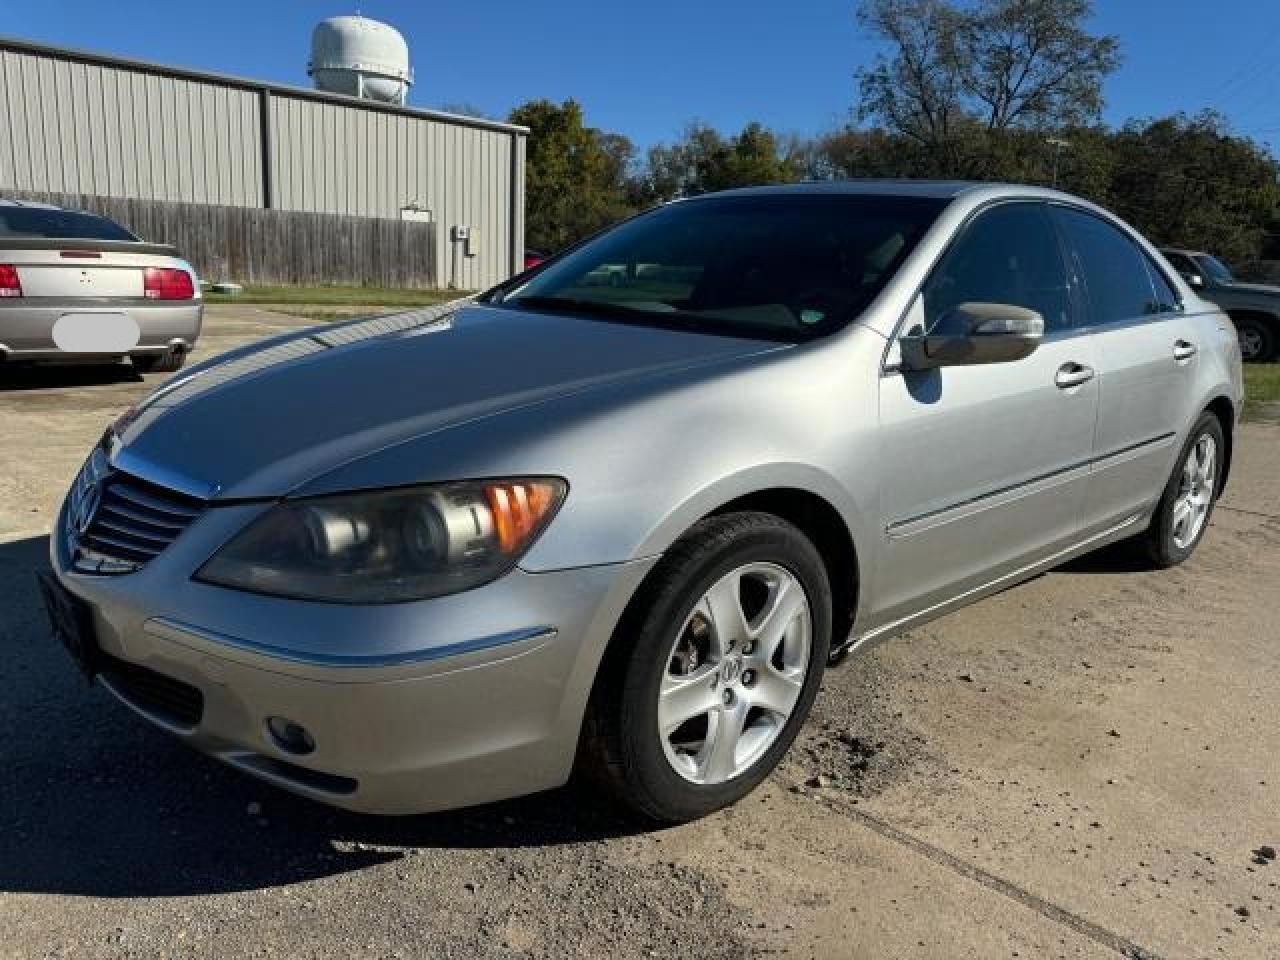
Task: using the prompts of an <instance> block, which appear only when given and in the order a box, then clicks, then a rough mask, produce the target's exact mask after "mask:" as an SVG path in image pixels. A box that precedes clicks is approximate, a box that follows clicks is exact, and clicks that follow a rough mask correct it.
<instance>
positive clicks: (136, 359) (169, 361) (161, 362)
mask: <svg viewBox="0 0 1280 960" xmlns="http://www.w3.org/2000/svg"><path fill="white" fill-rule="evenodd" d="M129 360H130V362H132V363H133V369H135V370H137V371H138V372H139V373H174V372H176V371H178V370H181V369H182V365H183V364H184V363H186V362H187V355H186V354H185V353H183V352H181V351H179V350H166V351H165V352H164V353H147V354H135V355H133V356H131V357H130V358H129Z"/></svg>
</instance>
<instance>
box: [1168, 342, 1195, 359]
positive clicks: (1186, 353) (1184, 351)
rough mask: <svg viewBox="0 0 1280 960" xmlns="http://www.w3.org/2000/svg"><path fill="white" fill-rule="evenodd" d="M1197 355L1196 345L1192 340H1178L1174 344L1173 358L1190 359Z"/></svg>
mask: <svg viewBox="0 0 1280 960" xmlns="http://www.w3.org/2000/svg"><path fill="white" fill-rule="evenodd" d="M1195 355H1196V345H1195V344H1194V343H1192V342H1191V341H1190V340H1178V341H1176V342H1175V343H1174V345H1173V359H1175V360H1190V359H1191V358H1192V357H1194V356H1195Z"/></svg>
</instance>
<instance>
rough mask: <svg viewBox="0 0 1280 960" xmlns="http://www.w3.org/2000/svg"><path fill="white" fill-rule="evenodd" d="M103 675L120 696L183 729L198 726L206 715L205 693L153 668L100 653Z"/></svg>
mask: <svg viewBox="0 0 1280 960" xmlns="http://www.w3.org/2000/svg"><path fill="white" fill-rule="evenodd" d="M99 656H100V657H101V658H102V659H101V664H102V675H103V677H104V678H105V679H106V680H107V682H108V683H110V684H111V686H112V687H113V688H114V689H115V690H116V692H117V693H119V695H120V696H122V697H124V698H125V699H126V700H128V701H130V702H131V703H133V704H134V705H135V706H137V707H138V708H140V709H142V710H144V711H146V712H148V713H152V714H154V715H156V716H157V717H159V718H160V719H161V720H166V721H168V722H169V723H172V724H175V725H176V726H179V727H196V726H199V724H200V718H201V717H203V716H204V694H202V693H201V692H200V691H199V689H197V688H196V687H193V686H191V684H189V683H183V682H182V681H181V680H175V679H174V678H173V677H168V676H165V675H164V674H163V673H157V672H156V671H155V670H152V669H151V668H150V667H144V666H142V665H141V664H138V663H130V662H129V661H128V660H121V659H119V658H117V657H113V656H111V655H110V654H108V653H100V654H99Z"/></svg>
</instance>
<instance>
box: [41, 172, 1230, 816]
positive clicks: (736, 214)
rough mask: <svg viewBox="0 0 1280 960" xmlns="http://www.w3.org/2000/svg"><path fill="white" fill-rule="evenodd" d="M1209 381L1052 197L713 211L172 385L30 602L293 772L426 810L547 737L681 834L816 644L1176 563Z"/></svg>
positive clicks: (188, 717)
mask: <svg viewBox="0 0 1280 960" xmlns="http://www.w3.org/2000/svg"><path fill="white" fill-rule="evenodd" d="M602 276H609V277H615V276H616V277H617V282H616V283H614V282H604V283H601V282H599V280H600V277H602ZM1242 394H1243V387H1242V383H1241V371H1240V353H1239V348H1238V346H1237V343H1236V336H1235V333H1234V331H1233V330H1232V329H1231V325H1230V323H1229V321H1228V320H1227V318H1226V317H1225V316H1224V315H1223V314H1222V313H1221V312H1220V311H1219V310H1218V309H1217V308H1216V307H1214V306H1213V305H1212V304H1209V303H1206V302H1204V301H1202V300H1200V299H1199V298H1198V297H1197V296H1196V295H1195V293H1194V292H1193V291H1192V290H1190V289H1189V288H1188V287H1186V286H1185V284H1183V283H1182V282H1181V281H1180V280H1179V279H1178V278H1177V276H1176V274H1174V273H1173V272H1172V271H1171V270H1169V268H1168V266H1167V264H1165V263H1164V261H1163V260H1161V259H1160V258H1159V256H1158V255H1157V253H1156V251H1155V249H1154V248H1153V247H1151V246H1150V245H1149V244H1147V243H1146V242H1145V241H1144V240H1143V239H1142V238H1141V237H1140V236H1138V234H1137V233H1135V232H1134V231H1133V230H1132V229H1131V228H1129V227H1128V226H1126V225H1125V224H1123V223H1121V222H1120V221H1119V220H1117V219H1116V218H1114V217H1113V216H1111V215H1110V214H1108V213H1106V212H1105V211H1103V210H1101V209H1099V208H1097V207H1095V206H1092V205H1091V204H1088V203H1086V202H1084V201H1082V200H1077V199H1075V198H1073V197H1070V196H1067V195H1065V194H1061V193H1055V192H1051V191H1047V190H1042V189H1036V188H1029V187H1010V186H991V185H973V184H955V183H911V182H884V183H877V182H855V183H847V184H841V183H827V184H805V185H796V186H790V187H770V188H759V189H754V190H743V191H733V192H730V193H725V194H713V195H708V196H704V197H699V198H696V199H690V200H684V201H681V202H679V203H672V204H668V205H666V206H663V207H660V208H658V209H656V210H653V211H650V212H648V213H646V214H643V215H641V216H639V217H636V218H634V219H631V220H629V221H627V222H625V223H623V224H620V225H618V226H617V227H615V228H613V229H611V230H608V231H606V232H604V233H602V234H600V235H599V236H597V237H595V238H594V239H591V240H589V241H587V242H586V243H584V244H582V245H581V246H579V247H577V248H575V249H574V250H572V251H571V252H567V253H565V254H563V255H562V256H560V257H558V258H557V259H556V260H555V261H553V262H552V263H550V264H548V265H547V266H545V267H544V268H543V269H542V270H540V271H538V272H536V273H534V274H532V275H531V276H521V277H517V278H515V279H514V280H512V281H509V282H508V283H506V284H504V285H502V286H500V287H498V288H496V289H494V290H491V291H489V292H488V293H486V294H483V295H482V296H481V297H479V298H478V301H477V302H472V303H467V304H462V305H459V304H454V305H447V306H443V307H436V308H431V309H428V310H426V311H421V312H418V313H409V314H404V315H400V316H398V317H397V316H392V317H383V318H379V319H376V320H371V321H370V320H366V321H355V322H351V323H347V324H340V325H334V326H329V327H325V328H323V329H320V330H310V331H303V332H300V333H295V334H292V335H287V336H285V337H278V338H275V339H273V340H270V341H268V342H266V343H265V344H261V345H257V346H249V347H245V348H242V349H240V350H237V351H234V352H232V353H229V354H227V355H225V356H224V357H221V358H218V359H216V360H212V361H209V362H207V363H205V364H201V365H199V366H198V367H195V368H193V369H192V370H191V371H189V372H188V373H187V374H186V375H185V376H181V377H177V378H174V379H173V380H170V381H169V382H168V383H167V384H166V385H165V387H164V388H163V389H162V390H160V391H158V392H157V393H155V394H153V395H152V398H151V399H149V400H146V401H143V402H141V403H140V404H139V405H138V406H137V407H136V408H135V409H133V410H130V411H129V412H127V413H126V414H124V415H123V416H121V417H120V418H119V419H118V420H117V421H116V422H115V423H114V424H113V425H112V427H111V429H109V430H108V431H107V432H106V434H105V436H104V437H103V439H102V440H101V441H100V443H99V444H98V445H97V446H95V448H94V449H93V450H92V451H90V455H89V457H88V459H87V461H86V463H85V465H84V467H83V469H82V471H81V472H80V474H79V476H78V477H77V478H76V480H75V482H74V486H73V488H72V490H71V491H70V493H69V495H68V497H67V499H66V502H65V503H64V504H63V507H62V509H61V512H60V514H59V518H58V520H57V523H56V525H55V527H54V529H53V533H52V535H51V537H50V550H51V560H52V568H53V573H52V574H44V575H42V576H43V579H42V585H43V588H44V591H45V597H46V603H47V605H48V608H49V611H50V615H51V619H52V622H53V624H54V632H55V634H56V635H57V637H58V638H59V639H60V640H61V641H62V642H63V644H64V645H65V646H66V647H67V648H68V650H70V651H71V653H72V656H73V658H74V659H75V660H76V662H77V663H78V664H79V665H80V666H81V668H82V669H83V670H84V671H85V673H86V674H88V675H89V676H90V677H96V678H97V679H98V680H99V681H100V682H101V683H102V685H103V686H104V687H105V688H106V689H107V690H109V691H110V692H111V693H112V694H113V695H114V696H115V697H117V698H118V699H119V700H121V701H123V702H124V703H125V704H127V705H128V706H130V707H131V708H132V709H133V710H135V711H136V712H137V713H139V714H141V715H142V716H143V717H145V718H147V719H148V720H150V721H151V722H152V723H154V724H156V725H157V726H159V727H161V728H162V729H164V730H167V731H168V732H170V733H172V734H174V735H176V736H178V737H180V738H181V739H182V740H184V741H185V742H187V743H188V744H190V745H191V746H193V747H196V748H198V749H201V750H204V751H207V752H208V753H210V754H212V755H214V756H216V757H218V758H220V759H222V760H223V761H225V762H227V763H229V764H232V765H234V766H235V767H237V768H239V769H241V770H243V771H245V772H247V773H250V774H252V775H254V776H257V777H261V778H263V779H265V780H267V781H270V782H271V783H274V784H277V785H279V786H281V787H285V788H287V789H289V790H293V791H295V792H297V793H299V794H303V795H305V796H308V797H312V798H315V799H318V800H323V801H326V802H329V803H333V804H337V805H339V806H343V807H348V808H351V809H355V810H363V811H371V812H379V813H410V812H421V811H428V810H438V809H443V808H446V807H456V806H460V805H464V804H474V803H481V802H485V801H490V800H497V799H499V798H503V797H510V796H513V795H516V794H522V793H529V792H532V791H536V790H543V789H547V788H551V787H556V786H559V785H560V784H563V783H564V782H565V781H566V780H567V779H568V778H569V776H570V772H571V770H572V769H573V767H574V764H575V762H579V761H580V762H581V763H583V764H585V765H586V767H587V768H588V769H589V770H591V771H593V772H594V773H595V774H596V775H597V776H598V778H599V779H600V780H601V781H603V782H604V783H606V784H608V785H609V786H610V787H612V788H613V790H614V791H615V795H616V796H617V798H618V799H619V801H620V802H622V803H625V804H628V805H630V806H631V807H633V808H634V809H636V810H637V811H639V812H640V813H642V814H644V815H645V816H647V817H651V818H654V819H656V820H660V821H681V820H689V819H693V818H695V817H698V816H701V815H703V814H705V813H707V812H709V811H711V810H714V809H716V808H718V807H721V806H724V805H725V804H728V803H732V802H734V801H735V800H737V799H739V798H741V797H743V796H744V795H746V794H747V793H748V792H749V791H750V790H752V789H753V788H754V787H755V786H756V785H757V784H758V783H760V781H761V780H763V779H764V777H766V776H767V775H768V774H769V772H770V771H771V770H772V769H773V768H774V767H775V766H776V764H777V763H778V761H779V760H780V758H781V757H782V755H783V754H784V753H785V752H786V750H787V749H788V747H789V746H790V745H791V742H792V741H793V739H794V738H795V736H796V734H797V731H798V730H799V727H800V725H801V724H802V723H803V722H804V720H805V717H806V715H807V714H808V713H809V709H810V707H811V705H812V703H813V701H814V697H815V695H816V694H817V691H818V687H819V685H820V683H821V680H822V675H823V671H824V669H825V668H826V666H827V664H828V663H829V662H830V660H831V659H832V658H838V657H839V656H841V655H843V654H847V653H850V652H855V651H861V650H865V649H868V648H870V647H871V646H873V645H874V644H875V643H877V642H878V641H880V640H883V639H884V638H886V637H889V636H892V635H894V634H897V633H900V632H902V631H904V630H908V629H911V628H913V627H915V626H917V625H919V624H922V623H925V622H927V621H928V620H930V619H933V618H935V617H937V616H940V615H941V614H943V613H945V612H947V611H949V610H953V609H956V608H957V607H959V606H962V605H964V604H966V603H970V602H972V601H974V600H976V599H978V598H979V597H983V596H986V595H988V594H991V593H994V592H996V591H999V590H1002V589H1004V588H1006V587H1008V586H1011V585H1012V584H1014V583H1016V582H1018V581H1021V580H1024V579H1027V578H1029V577H1032V576H1034V575H1036V574H1038V573H1039V572H1041V571H1044V570H1047V569H1050V568H1052V567H1055V566H1057V565H1059V564H1061V563H1063V562H1065V561H1066V560H1068V559H1070V558H1071V557H1074V556H1077V555H1079V554H1082V553H1085V552H1088V551H1091V550H1095V549H1097V548H1099V547H1102V546H1105V545H1107V544H1110V543H1113V542H1116V541H1120V540H1131V541H1132V542H1133V546H1134V548H1135V549H1136V550H1137V551H1138V552H1139V553H1140V555H1141V556H1143V557H1145V558H1146V561H1147V562H1148V563H1149V564H1150V565H1152V566H1155V567H1170V566H1173V565H1174V564H1178V563H1181V562H1182V561H1183V560H1185V559H1186V558H1187V557H1188V556H1190V555H1191V553H1192V551H1194V550H1195V548H1196V546H1197V544H1198V543H1199V542H1200V539H1201V537H1202V536H1203V535H1204V532H1205V530H1206V529H1207V528H1208V524H1209V519H1210V516H1211V514H1212V511H1213V507H1214V503H1215V501H1216V499H1217V497H1218V495H1219V493H1220V492H1221V491H1222V489H1223V485H1224V483H1225V482H1226V478H1227V472H1228V468H1229V466H1230V463H1231V449H1232V447H1231V444H1232V437H1233V435H1234V433H1235V428H1236V422H1237V417H1238V412H1239V410H1240V405H1241V402H1242V399H1243V396H1242ZM335 397H340V398H341V402H340V403H336V404H335V403H334V402H333V399H334V398H335ZM318 411H320V412H318ZM246 412H250V413H251V414H252V416H251V418H249V419H246ZM999 642H1000V643H1005V642H1014V641H1006V640H1005V639H1003V638H1002V639H1001V640H1000V641H999ZM568 815H571V814H568Z"/></svg>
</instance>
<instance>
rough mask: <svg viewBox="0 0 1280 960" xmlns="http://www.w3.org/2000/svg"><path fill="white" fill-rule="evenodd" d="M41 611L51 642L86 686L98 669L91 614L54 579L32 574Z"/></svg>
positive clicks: (96, 639)
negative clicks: (64, 653) (46, 619)
mask: <svg viewBox="0 0 1280 960" xmlns="http://www.w3.org/2000/svg"><path fill="white" fill-rule="evenodd" d="M36 580H37V581H39V583H40V593H41V595H42V596H43V597H44V608H45V611H46V612H47V613H48V615H49V624H50V626H51V627H52V628H53V636H54V639H55V640H57V641H58V642H59V643H60V644H61V645H62V647H63V649H64V650H66V651H67V653H68V655H69V656H70V657H71V659H72V661H73V662H74V663H75V665H76V667H77V669H79V671H80V673H81V674H83V675H84V678H85V679H86V680H88V681H89V682H92V681H93V678H94V676H96V675H97V673H98V671H99V669H100V666H101V664H100V656H99V648H98V638H97V635H96V632H95V630H94V625H93V613H92V611H91V610H90V609H89V605H88V604H86V603H85V602H84V601H83V600H81V599H80V598H79V597H77V596H75V595H74V594H72V593H71V591H69V590H68V589H67V588H66V587H64V586H63V585H62V584H61V583H59V582H58V580H57V578H56V577H54V576H53V575H52V574H50V573H45V572H43V571H41V572H39V573H37V574H36Z"/></svg>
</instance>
